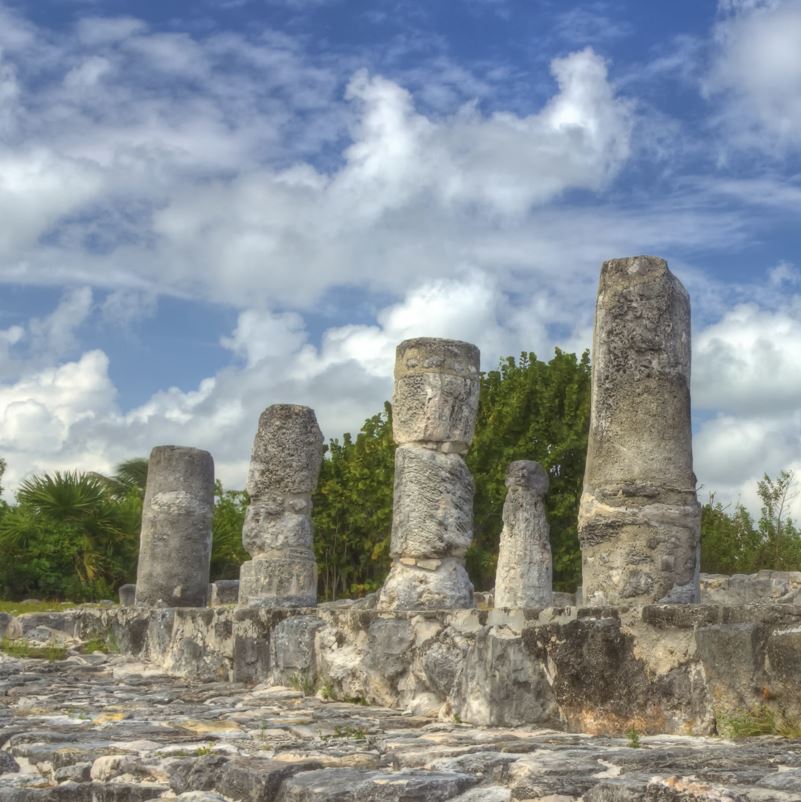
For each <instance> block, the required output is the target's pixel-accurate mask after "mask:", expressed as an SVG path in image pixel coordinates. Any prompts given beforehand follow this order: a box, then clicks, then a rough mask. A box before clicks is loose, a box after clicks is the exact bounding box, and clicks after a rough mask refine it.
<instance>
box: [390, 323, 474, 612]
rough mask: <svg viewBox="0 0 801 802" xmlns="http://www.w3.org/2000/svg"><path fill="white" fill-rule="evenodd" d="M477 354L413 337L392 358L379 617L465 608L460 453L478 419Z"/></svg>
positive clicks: (468, 517)
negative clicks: (386, 536) (385, 559)
mask: <svg viewBox="0 0 801 802" xmlns="http://www.w3.org/2000/svg"><path fill="white" fill-rule="evenodd" d="M479 361H480V357H479V351H478V348H476V347H475V346H474V345H471V344H469V343H464V342H460V341H458V340H440V339H434V338H426V337H421V338H419V339H414V340H405V341H404V342H402V343H401V344H400V345H399V346H398V348H397V351H396V356H395V389H394V392H393V397H392V432H393V436H394V438H395V442H396V443H397V444H398V448H397V450H396V452H395V487H394V499H393V507H392V538H391V545H390V553H391V556H392V560H393V561H392V568H391V570H390V573H389V576H388V577H387V579H386V582H385V583H384V587H383V588H382V590H381V593H380V595H379V600H378V605H379V607H380V608H382V609H387V610H415V609H428V610H431V609H454V608H457V609H458V608H468V607H472V606H473V585H472V583H471V582H470V579H469V578H468V576H467V571H466V570H465V567H464V555H465V552H466V551H467V549H468V547H469V546H470V543H471V541H472V539H473V489H474V488H473V477H472V476H471V475H470V471H469V470H468V468H467V465H466V464H465V462H464V460H463V459H462V454H464V453H465V452H466V451H467V449H468V447H469V446H470V443H471V441H472V439H473V430H474V428H475V424H476V414H477V412H478V393H479Z"/></svg>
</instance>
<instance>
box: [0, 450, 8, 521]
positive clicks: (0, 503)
mask: <svg viewBox="0 0 801 802" xmlns="http://www.w3.org/2000/svg"><path fill="white" fill-rule="evenodd" d="M5 472H6V461H5V460H4V459H3V458H2V457H0V518H2V517H3V513H4V512H5V511H6V510H7V509H8V502H7V501H5V499H4V498H3V475H4V474H5Z"/></svg>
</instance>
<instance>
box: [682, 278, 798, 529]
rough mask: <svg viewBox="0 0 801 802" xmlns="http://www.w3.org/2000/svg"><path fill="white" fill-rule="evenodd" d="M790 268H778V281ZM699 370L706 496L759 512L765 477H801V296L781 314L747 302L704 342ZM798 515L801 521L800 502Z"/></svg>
mask: <svg viewBox="0 0 801 802" xmlns="http://www.w3.org/2000/svg"><path fill="white" fill-rule="evenodd" d="M787 270H788V267H787V266H786V265H785V266H779V268H777V269H776V270H774V271H773V273H772V277H773V279H774V281H778V282H784V281H785V280H786V276H787ZM790 275H792V274H790ZM693 371H694V377H695V379H694V384H693V391H694V392H693V399H694V402H695V404H696V406H697V407H698V408H699V409H701V410H704V411H706V413H707V417H706V419H705V421H704V423H703V424H702V425H701V427H700V429H699V431H698V432H697V434H696V437H695V458H696V472H697V474H698V476H699V479H700V480H701V481H702V483H703V485H704V487H705V488H706V490H707V491H709V492H715V493H716V494H717V496H718V498H723V499H725V500H727V501H736V500H737V499H740V500H742V501H743V502H744V503H746V504H747V505H748V506H750V507H751V508H752V509H754V508H758V503H757V497H756V482H757V481H758V480H759V479H760V478H761V477H762V474H763V473H765V472H768V473H769V474H771V475H773V476H775V475H777V474H778V472H779V471H781V470H783V469H789V470H792V471H794V472H795V474H796V476H797V477H798V478H799V479H801V407H799V403H798V399H799V398H801V296H797V295H796V296H794V295H789V296H788V299H786V301H785V304H784V305H783V307H780V308H779V309H778V310H777V309H776V308H772V309H766V308H763V307H760V306H758V305H756V304H746V305H740V306H737V307H735V308H734V309H732V310H731V311H729V312H728V313H726V314H725V315H724V316H723V318H722V319H721V320H720V321H718V322H717V323H715V324H713V325H711V326H709V327H707V328H705V329H703V330H702V331H701V332H700V333H699V334H698V336H697V337H696V344H695V360H694V364H693ZM793 512H794V514H795V516H796V518H797V519H801V502H799V500H798V499H796V500H795V507H794V510H793Z"/></svg>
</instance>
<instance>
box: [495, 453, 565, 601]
mask: <svg viewBox="0 0 801 802" xmlns="http://www.w3.org/2000/svg"><path fill="white" fill-rule="evenodd" d="M506 487H507V488H508V492H507V495H506V501H505V502H504V505H503V530H502V531H501V541H500V547H499V550H498V567H497V571H496V574H495V606H496V607H547V606H549V605H550V604H551V599H552V589H553V563H552V559H551V543H550V540H549V535H550V528H549V526H548V519H547V515H546V512H545V501H544V496H545V494H546V493H547V492H548V474H547V473H546V472H545V471H544V470H543V469H542V467H541V466H540V465H539V463H537V462H531V461H528V460H518V461H517V462H512V463H511V464H510V465H509V468H508V470H507V473H506Z"/></svg>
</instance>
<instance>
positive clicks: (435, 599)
mask: <svg viewBox="0 0 801 802" xmlns="http://www.w3.org/2000/svg"><path fill="white" fill-rule="evenodd" d="M378 606H379V608H383V609H393V610H439V609H450V608H454V609H464V608H472V606H473V585H472V583H471V582H470V578H469V577H468V576H467V571H466V570H465V567H464V563H463V561H462V560H461V559H459V558H456V557H446V558H443V559H432V558H428V559H421V560H414V559H413V558H404V559H401V560H397V561H395V562H394V563H393V564H392V568H391V570H390V572H389V576H388V577H387V579H386V581H385V582H384V587H383V588H382V589H381V594H380V597H379V602H378Z"/></svg>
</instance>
